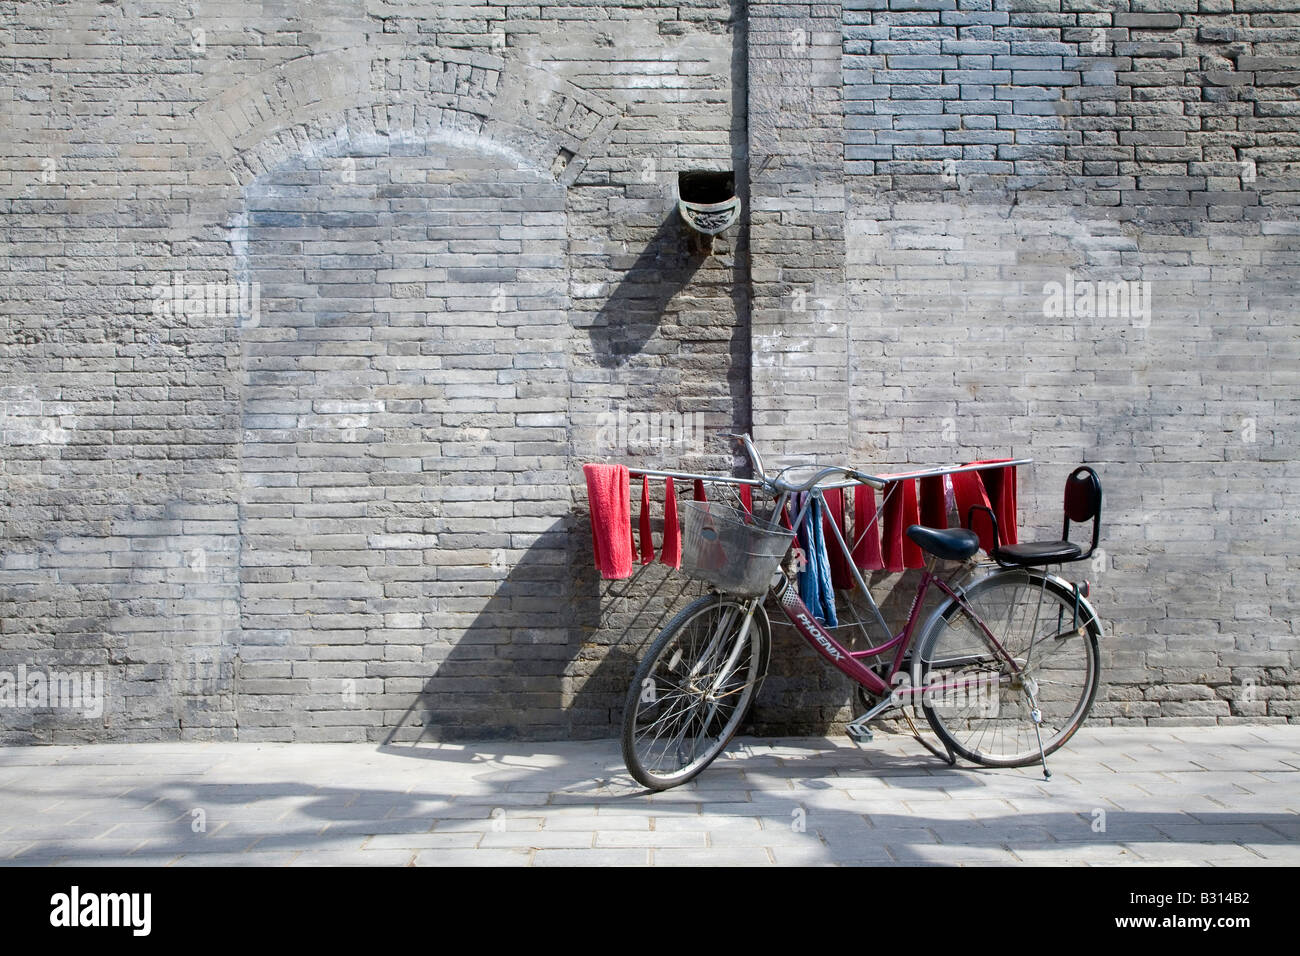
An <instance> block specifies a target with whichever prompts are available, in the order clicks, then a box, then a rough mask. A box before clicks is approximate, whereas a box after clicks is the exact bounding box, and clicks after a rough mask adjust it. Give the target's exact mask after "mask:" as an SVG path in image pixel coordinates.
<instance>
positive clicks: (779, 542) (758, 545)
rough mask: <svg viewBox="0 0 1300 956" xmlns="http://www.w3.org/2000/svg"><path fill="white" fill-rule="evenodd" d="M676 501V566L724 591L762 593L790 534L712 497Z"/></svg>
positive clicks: (782, 554)
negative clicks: (679, 547) (679, 528)
mask: <svg viewBox="0 0 1300 956" xmlns="http://www.w3.org/2000/svg"><path fill="white" fill-rule="evenodd" d="M682 504H683V514H682V571H683V572H684V573H685V574H687V575H689V576H690V577H693V578H697V579H699V580H701V581H706V582H708V583H709V584H711V585H713V586H714V587H715V588H717V589H718V590H719V591H721V592H723V593H724V594H735V595H738V596H741V597H757V596H758V595H760V594H763V593H764V592H766V591H767V589H768V587H769V586H770V585H771V583H772V577H773V575H775V574H776V571H777V568H779V567H780V565H781V559H782V558H783V557H785V553H786V550H787V549H789V547H790V541H791V538H792V537H793V535H792V533H791V532H790V531H789V530H788V529H786V528H783V527H782V526H781V525H780V524H779V523H777V522H774V521H770V520H767V519H764V518H761V517H758V516H755V515H751V514H749V513H748V512H746V511H741V510H737V509H736V508H731V507H728V506H727V505H723V504H718V503H717V502H713V501H686V502H683V503H682Z"/></svg>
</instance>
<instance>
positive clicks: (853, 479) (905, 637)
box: [632, 435, 1032, 703]
mask: <svg viewBox="0 0 1300 956" xmlns="http://www.w3.org/2000/svg"><path fill="white" fill-rule="evenodd" d="M724 437H730V438H734V439H736V440H738V441H739V442H740V443H741V444H742V446H743V447H744V449H745V452H746V454H747V455H748V457H749V459H750V463H751V465H752V466H753V469H754V474H755V475H756V476H757V477H755V478H728V477H715V476H709V475H696V474H687V473H678V472H658V471H650V470H643V469H636V470H634V471H633V472H632V473H633V474H636V475H649V476H652V477H653V476H660V477H674V478H680V479H701V480H705V481H714V482H717V483H720V484H726V485H749V486H751V487H754V488H758V489H762V490H764V491H767V492H769V493H771V494H772V495H773V498H774V500H775V508H774V510H773V515H774V516H779V515H782V514H784V513H786V509H787V507H788V505H789V503H790V500H791V497H792V495H793V494H794V492H796V491H804V492H807V500H806V501H805V502H804V504H803V506H802V508H800V510H799V513H798V515H797V517H796V518H795V519H794V520H793V521H792V522H791V528H792V531H793V540H792V541H791V547H798V534H799V530H800V528H802V527H803V523H804V522H805V521H806V520H808V519H809V515H810V514H811V505H812V502H813V501H814V500H817V501H818V502H819V503H820V505H821V508H822V509H823V511H824V509H825V507H826V500H825V497H824V494H823V492H824V491H825V490H828V489H832V488H841V489H842V488H851V487H854V486H856V485H859V484H867V485H870V486H871V487H873V488H877V489H886V488H887V489H888V490H887V491H886V492H885V496H886V501H887V500H888V498H889V496H891V495H892V494H894V493H895V492H897V491H898V489H899V487H900V485H899V484H898V482H899V481H900V480H902V479H909V480H911V479H917V478H926V477H937V476H941V475H948V474H954V473H957V472H964V471H979V470H982V469H984V468H990V467H998V468H1004V467H1014V466H1018V465H1025V464H1029V463H1030V462H1031V460H1032V459H1018V460H1015V461H1007V462H1000V463H998V464H996V465H963V466H960V467H949V468H939V469H930V470H926V471H918V472H909V473H907V474H902V475H888V476H875V475H868V474H865V473H863V472H861V471H857V470H856V469H852V468H845V467H839V466H830V467H827V468H823V469H822V470H821V471H820V472H819V473H818V475H819V477H818V478H815V479H814V480H812V481H811V482H810V483H808V484H806V485H805V486H802V487H800V486H793V485H791V484H789V483H788V482H785V481H784V480H783V479H781V474H783V472H782V473H778V474H777V475H776V476H775V477H772V476H769V475H768V474H767V472H766V471H765V469H764V468H763V462H762V458H761V457H760V456H759V454H758V451H757V449H756V448H755V447H754V444H753V442H752V441H751V440H750V438H749V436H748V435H728V436H724ZM829 473H838V474H840V475H841V476H842V478H843V479H845V480H840V481H834V482H822V481H821V480H819V479H820V476H823V475H825V474H829ZM880 514H881V511H880V510H878V511H877V513H876V517H875V518H873V519H872V524H874V522H875V521H877V520H879V517H880ZM829 527H830V529H831V532H832V537H833V539H834V541H835V545H836V546H837V547H838V548H839V549H840V551H841V553H842V554H843V555H844V557H845V559H846V564H847V566H848V568H849V570H850V572H851V573H852V575H853V580H854V583H855V584H856V586H857V587H858V588H859V589H860V592H861V594H862V595H863V596H864V597H865V598H866V602H867V606H868V610H869V611H870V613H871V615H872V618H873V619H874V621H875V624H876V625H877V627H878V628H879V630H880V632H881V633H883V634H885V635H887V636H888V639H887V640H886V641H885V642H884V643H882V644H879V645H877V646H874V647H869V648H866V649H865V650H861V651H851V650H849V649H848V648H847V647H845V646H844V645H843V644H841V643H840V642H839V641H837V640H836V639H835V637H834V636H833V635H832V634H831V633H830V632H829V631H828V630H827V629H826V628H824V627H823V626H822V625H821V623H820V622H819V621H818V620H817V618H816V616H815V615H814V614H813V612H812V611H811V610H809V609H808V607H807V605H805V604H804V602H803V600H802V599H801V598H800V597H799V595H798V593H797V591H796V590H795V589H794V588H793V587H792V586H791V585H790V581H789V579H788V578H786V577H785V576H784V574H783V575H782V576H781V580H780V581H779V582H778V584H777V585H776V587H774V588H773V589H772V591H771V592H770V594H771V596H772V597H773V598H775V599H776V601H777V603H778V604H779V605H780V606H781V610H782V612H783V613H784V614H785V615H786V617H787V618H789V620H790V623H791V624H792V625H793V626H794V628H795V630H796V631H798V632H799V634H800V635H801V636H802V637H803V638H804V640H806V641H807V642H808V643H809V645H811V646H812V648H813V650H815V651H817V653H818V654H820V655H821V656H822V657H823V658H825V659H826V660H827V661H829V662H830V664H831V665H832V666H834V667H835V669H836V670H838V671H839V672H840V673H842V674H844V675H845V676H846V677H848V678H849V679H850V680H852V681H853V682H854V683H856V684H858V685H859V686H861V687H862V688H863V689H865V690H866V691H867V692H868V693H869V694H871V695H872V696H873V697H877V698H880V697H885V696H888V697H889V698H890V700H891V701H893V702H896V703H901V702H902V700H903V699H904V698H907V697H915V696H918V695H921V694H927V693H935V692H942V691H955V690H968V689H970V688H971V687H972V686H976V685H978V684H980V683H987V682H988V678H983V679H978V678H977V679H964V680H959V681H955V682H944V683H935V684H933V685H929V686H927V687H924V688H920V687H907V688H899V687H897V686H895V685H896V683H897V676H898V673H899V671H900V669H901V668H902V664H903V660H904V658H905V657H906V654H907V651H908V649H909V648H910V647H911V644H912V639H913V636H914V633H915V631H916V628H917V621H918V618H919V616H920V612H921V608H922V606H923V605H924V603H925V597H926V595H927V594H928V593H929V590H930V588H931V587H937V588H938V589H939V590H940V591H942V592H943V593H944V594H945V595H947V597H948V598H949V599H950V600H952V601H956V602H957V603H958V604H959V605H960V606H961V607H962V608H963V609H964V610H965V611H966V612H967V613H968V614H970V616H971V618H972V619H973V620H974V621H975V622H976V623H977V624H978V625H979V627H980V629H981V630H982V631H983V633H984V634H985V636H986V637H987V638H988V640H989V642H990V644H991V646H992V647H993V648H995V649H996V652H997V653H998V654H999V655H1000V656H1001V657H1002V658H1004V660H1005V661H1006V662H1007V663H1008V664H1009V665H1010V666H1011V669H1012V672H1013V673H1019V672H1020V668H1019V666H1018V665H1017V664H1016V662H1015V660H1014V659H1013V658H1012V657H1011V655H1010V654H1008V653H1007V651H1006V649H1005V648H1003V647H1002V645H1001V644H1000V643H999V642H998V640H997V638H996V637H995V636H994V635H993V632H992V630H991V629H990V628H989V627H988V625H987V624H985V623H984V621H983V619H982V618H980V616H979V614H978V613H976V611H975V610H974V608H972V607H971V606H970V605H969V604H968V603H967V602H966V601H965V599H964V598H963V597H962V595H961V592H960V591H958V590H954V589H953V588H952V587H951V586H949V584H948V583H947V582H946V581H944V580H943V579H942V578H940V577H939V576H938V575H936V574H935V573H934V565H935V560H934V559H933V558H928V560H927V563H926V567H925V569H924V571H923V572H922V575H921V580H920V581H919V582H918V584H917V589H916V594H915V595H914V596H913V598H912V606H911V609H910V610H909V612H908V616H907V622H906V623H905V624H904V625H903V627H902V629H901V630H900V631H899V632H898V633H897V634H891V632H890V629H889V625H888V624H887V623H886V621H885V617H884V615H883V614H882V613H881V611H880V607H879V605H878V604H877V603H876V601H875V598H874V597H873V596H872V594H871V589H870V588H869V587H868V586H867V583H866V580H865V579H864V578H863V576H862V572H861V571H860V570H859V569H858V567H857V565H856V564H854V562H853V560H852V548H851V547H850V545H849V543H848V542H846V541H845V540H844V535H843V534H842V533H841V531H840V529H839V527H837V525H836V523H835V522H830V523H829ZM868 527H870V525H869V526H868ZM854 530H855V532H856V533H857V534H859V535H863V534H865V533H866V531H867V529H854ZM761 601H762V598H754V599H752V600H751V601H750V606H749V609H748V613H747V614H746V615H745V620H744V624H743V627H742V631H741V633H742V635H743V634H744V633H745V632H747V631H748V628H749V627H750V623H751V621H752V618H753V615H754V612H755V610H756V609H757V606H758V604H759V603H760V602H761ZM859 627H860V629H861V630H862V632H863V634H864V635H866V636H867V637H868V639H870V634H869V633H868V632H867V628H866V627H865V626H864V625H863V624H862V623H861V622H859ZM740 643H741V642H737V646H738V647H739V645H740ZM891 650H892V651H893V652H894V656H893V660H892V661H891V663H890V666H889V670H888V674H887V677H884V678H882V677H881V676H880V675H879V674H878V673H877V672H876V671H875V670H873V669H872V668H870V667H868V666H866V665H865V664H864V663H863V659H864V658H874V657H880V656H881V655H883V654H887V653H888V652H889V651H891ZM736 655H737V652H735V651H733V653H732V655H731V659H730V660H729V661H728V663H727V666H725V667H723V668H722V670H721V673H720V674H719V676H718V678H717V682H718V683H719V684H721V682H723V681H724V680H725V679H727V678H728V676H729V674H730V671H731V669H732V667H733V666H734V662H735V658H736Z"/></svg>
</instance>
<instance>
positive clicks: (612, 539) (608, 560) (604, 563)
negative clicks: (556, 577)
mask: <svg viewBox="0 0 1300 956" xmlns="http://www.w3.org/2000/svg"><path fill="white" fill-rule="evenodd" d="M582 473H583V475H584V476H585V477H586V479H587V502H588V504H589V505H590V507H591V547H592V551H593V553H594V555H595V559H596V567H597V568H598V569H599V570H600V575H601V577H603V578H611V579H615V578H626V577H630V576H631V574H632V555H633V553H634V549H633V542H632V519H631V515H630V511H631V502H630V500H629V488H628V483H629V482H628V472H627V467H626V466H625V465H583V466H582Z"/></svg>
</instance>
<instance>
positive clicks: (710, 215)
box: [677, 169, 740, 253]
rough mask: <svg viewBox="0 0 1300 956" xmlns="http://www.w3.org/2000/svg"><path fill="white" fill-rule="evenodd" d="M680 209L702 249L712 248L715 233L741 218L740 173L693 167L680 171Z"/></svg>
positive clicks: (709, 250)
mask: <svg viewBox="0 0 1300 956" xmlns="http://www.w3.org/2000/svg"><path fill="white" fill-rule="evenodd" d="M677 209H678V211H679V212H680V213H681V216H682V219H683V220H684V221H685V223H686V225H687V226H689V227H690V229H691V231H692V232H693V233H694V234H695V238H696V240H697V241H696V246H697V248H698V249H699V250H700V251H701V252H705V253H708V252H711V251H712V249H713V237H714V236H716V235H717V234H718V233H720V232H722V231H723V230H724V229H726V228H727V227H728V226H731V225H732V224H734V223H735V222H736V220H737V219H739V218H740V197H739V196H737V195H736V174H735V173H734V172H733V171H731V170H725V171H723V172H716V171H712V170H705V169H692V170H688V171H685V172H680V173H678V174H677Z"/></svg>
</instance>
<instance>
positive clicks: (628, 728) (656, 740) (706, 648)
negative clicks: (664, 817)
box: [622, 594, 771, 790]
mask: <svg viewBox="0 0 1300 956" xmlns="http://www.w3.org/2000/svg"><path fill="white" fill-rule="evenodd" d="M749 604H750V602H749V601H745V600H740V599H737V598H732V597H727V596H724V595H723V596H720V595H716V594H713V595H706V596H704V597H701V598H699V599H698V600H695V601H693V602H692V603H691V604H689V605H687V606H686V608H685V609H683V610H682V612H681V613H680V614H678V615H677V616H676V617H675V618H673V620H672V621H670V622H669V624H668V626H667V627H665V628H664V629H663V631H662V632H660V634H659V636H658V637H657V638H655V640H654V643H653V644H651V645H650V649H649V650H648V651H647V652H646V655H645V657H644V658H643V659H642V661H641V664H640V665H639V666H638V667H637V669H636V675H635V677H634V678H633V680H632V686H631V687H630V688H629V689H628V694H627V703H626V705H625V706H624V708H623V732H622V741H623V760H624V762H625V763H626V764H627V769H628V771H629V772H630V773H631V774H632V776H633V777H634V778H635V779H636V781H637V782H638V783H640V784H641V785H642V786H645V787H649V788H650V789H651V790H667V789H669V788H670V787H677V786H680V785H681V784H683V783H686V782H687V781H688V780H690V779H692V778H693V777H695V776H696V775H697V774H699V773H700V772H701V771H702V770H704V768H705V767H707V766H708V765H709V764H710V763H712V762H713V759H714V758H715V757H717V755H718V754H719V753H721V752H722V750H723V748H725V747H726V746H727V744H728V742H730V740H731V738H732V737H733V736H734V735H735V733H736V731H737V729H739V727H740V724H741V722H742V721H743V720H744V719H745V716H746V714H747V713H748V712H749V707H750V704H751V703H752V702H753V699H754V695H755V694H756V693H757V691H758V686H759V684H760V683H761V682H762V680H763V677H764V675H765V674H766V673H767V662H768V654H769V649H770V647H771V638H770V635H769V633H768V623H767V615H766V613H765V612H764V611H763V609H762V607H761V606H759V607H757V608H755V611H754V616H753V620H752V622H751V624H750V626H749V629H748V631H747V632H746V633H745V634H744V638H743V640H742V639H741V630H742V628H743V624H744V620H745V614H746V612H747V611H748V609H749Z"/></svg>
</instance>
